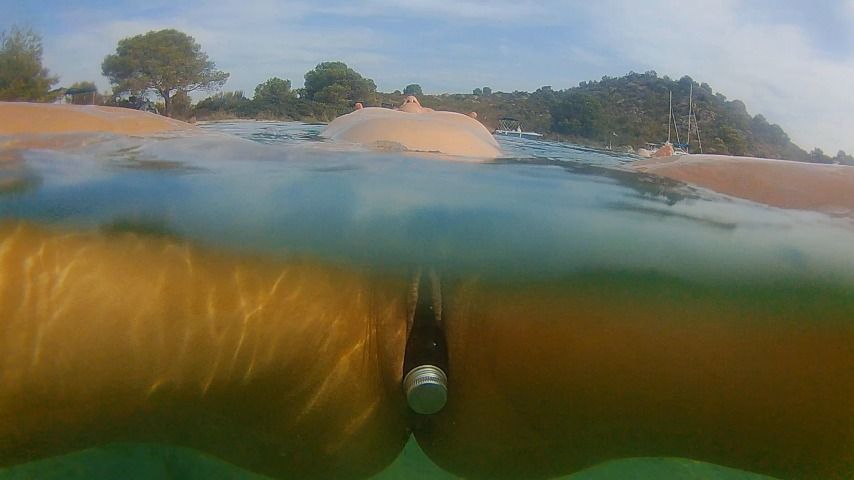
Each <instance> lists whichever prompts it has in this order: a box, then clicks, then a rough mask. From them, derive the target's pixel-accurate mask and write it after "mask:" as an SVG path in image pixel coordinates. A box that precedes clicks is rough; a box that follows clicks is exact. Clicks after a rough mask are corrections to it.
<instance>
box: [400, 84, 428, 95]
mask: <svg viewBox="0 0 854 480" xmlns="http://www.w3.org/2000/svg"><path fill="white" fill-rule="evenodd" d="M403 94H404V95H415V96H416V97H421V96H423V95H424V92H422V91H421V85H418V84H417V83H411V84H409V85H407V86H406V88H404V89H403Z"/></svg>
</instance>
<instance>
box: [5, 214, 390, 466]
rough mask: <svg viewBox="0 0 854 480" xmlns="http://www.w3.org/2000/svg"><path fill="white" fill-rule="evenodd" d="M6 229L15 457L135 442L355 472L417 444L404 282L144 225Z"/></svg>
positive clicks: (8, 409) (244, 462)
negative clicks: (236, 251)
mask: <svg viewBox="0 0 854 480" xmlns="http://www.w3.org/2000/svg"><path fill="white" fill-rule="evenodd" d="M0 238H2V243H1V244H0V266H2V268H0V319H2V320H0V380H2V382H0V458H3V461H4V462H5V463H6V464H9V463H18V462H21V461H25V460H29V459H35V458H40V457H44V456H50V455H55V454H58V453H63V452H67V451H71V450H75V449H79V448H85V447H89V446H94V445H97V444H102V443H105V442H109V441H114V440H121V439H128V438H130V439H134V438H138V439H148V440H149V441H160V442H164V443H172V444H176V445H185V446H190V447H193V448H197V449H200V450H204V451H207V452H209V453H213V454H214V455H217V456H219V457H221V458H223V459H225V460H228V461H231V462H233V463H235V464H238V465H241V466H243V467H245V468H249V469H251V470H254V471H257V472H266V473H268V474H271V475H276V476H283V477H299V478H329V477H336V478H341V477H343V478H347V477H353V478H357V477H364V476H366V475H369V474H371V473H375V472H376V471H378V470H379V469H381V468H383V467H385V466H386V465H388V464H389V463H390V462H391V461H392V459H394V458H395V457H396V456H397V454H398V452H399V451H400V449H401V448H402V447H403V444H404V442H405V439H406V426H405V409H404V407H403V405H404V403H403V401H402V398H401V397H402V394H401V393H400V391H399V383H398V382H399V381H400V379H399V378H396V377H397V376H398V375H399V367H389V366H393V365H397V364H399V363H401V362H402V355H403V345H404V340H405V339H404V335H405V319H406V312H405V304H404V302H403V301H402V300H401V299H402V298H405V293H404V292H405V291H406V289H407V284H406V281H405V280H404V281H396V280H395V281H387V280H381V281H379V280H377V281H375V280H373V279H372V278H370V277H365V276H363V275H361V274H356V273H353V272H348V271H345V270H341V269H337V268H331V267H326V266H321V265H319V264H317V265H315V264H313V263H308V262H304V261H301V262H291V263H283V262H278V263H276V262H271V261H270V260H269V259H263V260H262V259H257V258H242V257H238V256H234V255H229V254H225V253H220V252H207V251H203V250H201V249H196V248H191V247H189V246H188V245H186V244H182V243H181V242H176V241H175V240H173V239H164V238H158V237H146V236H139V235H134V234H124V233H122V234H99V233H79V234H73V235H67V234H64V233H61V232H58V233H54V232H52V231H50V230H45V229H41V228H37V227H33V226H30V225H26V224H17V223H11V224H9V223H7V224H4V225H0ZM366 335H368V336H371V335H376V336H378V337H379V338H376V339H372V338H365V336H366ZM237 438H239V439H241V441H240V444H239V445H236V444H235V439H237Z"/></svg>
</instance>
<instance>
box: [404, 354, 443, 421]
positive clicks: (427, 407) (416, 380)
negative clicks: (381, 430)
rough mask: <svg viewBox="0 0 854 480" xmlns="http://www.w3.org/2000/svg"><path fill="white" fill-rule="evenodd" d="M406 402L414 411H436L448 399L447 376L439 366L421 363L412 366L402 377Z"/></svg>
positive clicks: (425, 412) (421, 412)
mask: <svg viewBox="0 0 854 480" xmlns="http://www.w3.org/2000/svg"><path fill="white" fill-rule="evenodd" d="M403 391H404V392H406V403H408V404H409V408H411V409H412V410H413V411H414V412H415V413H420V414H421V415H431V414H434V413H438V412H439V411H440V410H442V408H443V407H444V406H445V403H446V402H447V401H448V377H447V375H445V372H443V371H442V369H441V368H438V367H435V366H433V365H421V366H418V367H415V368H413V369H412V370H410V371H409V373H407V374H406V378H404V379H403Z"/></svg>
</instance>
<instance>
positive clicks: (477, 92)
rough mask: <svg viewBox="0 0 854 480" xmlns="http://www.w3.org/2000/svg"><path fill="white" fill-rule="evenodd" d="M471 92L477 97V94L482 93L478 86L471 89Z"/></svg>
mask: <svg viewBox="0 0 854 480" xmlns="http://www.w3.org/2000/svg"><path fill="white" fill-rule="evenodd" d="M471 93H473V94H475V95H477V96H478V97H479V96H481V95H483V90H481V89H480V88H475V89H474V90H472V91H471Z"/></svg>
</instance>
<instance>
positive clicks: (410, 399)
mask: <svg viewBox="0 0 854 480" xmlns="http://www.w3.org/2000/svg"><path fill="white" fill-rule="evenodd" d="M437 283H438V282H437ZM433 298H434V295H433V288H432V285H431V282H430V281H429V277H423V278H422V279H421V281H420V282H419V286H418V299H417V301H416V304H415V315H414V318H413V320H412V328H411V329H410V331H409V338H407V340H406V352H405V353H404V357H403V372H404V376H403V391H404V393H405V394H406V403H407V404H408V405H409V408H411V409H412V410H413V411H414V412H415V413H418V414H421V415H432V414H434V413H438V412H439V411H440V410H442V408H443V407H444V406H445V403H446V402H447V400H448V376H447V371H448V347H447V344H446V343H445V332H444V331H443V330H442V328H441V324H440V321H441V319H440V318H439V317H438V315H437V313H436V309H435V307H434V302H433Z"/></svg>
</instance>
